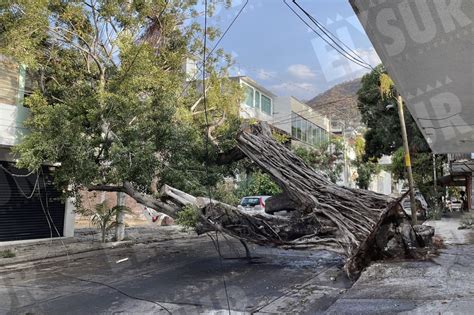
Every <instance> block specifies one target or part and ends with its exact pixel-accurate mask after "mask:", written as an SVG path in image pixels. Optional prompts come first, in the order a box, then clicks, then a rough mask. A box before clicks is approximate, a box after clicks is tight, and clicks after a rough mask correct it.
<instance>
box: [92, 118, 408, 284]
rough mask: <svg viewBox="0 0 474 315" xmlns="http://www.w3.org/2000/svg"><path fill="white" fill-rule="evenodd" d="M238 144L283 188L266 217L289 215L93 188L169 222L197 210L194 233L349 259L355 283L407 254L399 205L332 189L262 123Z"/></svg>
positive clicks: (182, 196)
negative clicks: (378, 264)
mask: <svg viewBox="0 0 474 315" xmlns="http://www.w3.org/2000/svg"><path fill="white" fill-rule="evenodd" d="M237 143H238V149H239V150H240V152H242V153H244V154H245V155H246V156H247V157H248V158H249V159H250V160H252V161H253V162H254V163H255V164H257V165H258V166H259V167H260V168H261V169H262V170H263V171H265V172H266V173H268V174H269V175H270V176H271V177H272V178H273V179H274V180H275V182H276V183H277V184H278V185H279V186H280V187H281V189H282V190H283V193H282V194H280V195H278V196H275V197H272V198H269V199H268V200H267V201H266V203H267V207H268V211H269V212H274V211H280V210H288V211H290V215H289V216H288V217H282V216H275V215H269V214H266V213H262V214H258V215H250V214H248V213H245V212H243V211H240V210H238V209H237V208H236V207H233V206H230V205H227V204H224V203H221V202H218V201H216V200H210V199H209V198H195V197H194V196H191V195H189V194H187V193H184V192H181V191H179V190H177V189H174V188H172V187H169V186H165V187H164V188H163V189H162V194H163V195H164V196H166V197H167V198H170V199H171V200H173V202H174V204H173V205H172V204H169V203H166V202H163V201H162V200H159V199H156V198H155V197H152V196H148V195H145V194H142V193H140V192H138V191H136V190H135V189H134V187H133V186H132V185H131V184H130V183H128V182H126V183H124V184H123V186H121V187H108V186H103V187H95V189H96V190H104V189H105V190H109V191H123V192H125V193H127V194H128V195H129V196H131V197H132V198H134V199H135V200H136V201H138V202H139V203H142V204H144V205H146V206H148V207H150V208H153V209H156V210H157V211H159V212H163V213H165V214H167V215H169V216H172V217H174V216H175V215H176V213H177V211H178V210H179V208H180V206H183V205H186V204H194V205H195V206H196V207H197V208H198V209H200V210H199V214H198V217H199V219H198V224H197V226H196V231H197V232H198V233H206V232H210V231H220V232H223V233H226V234H228V235H231V236H233V237H235V238H237V239H240V240H243V241H249V242H253V243H256V244H260V245H266V246H278V247H282V248H297V249H304V248H319V249H326V250H331V251H334V252H337V253H341V254H343V255H345V256H346V257H347V260H346V264H345V267H344V268H345V270H346V272H347V274H348V275H349V277H351V278H353V279H354V278H357V277H358V275H359V274H360V272H361V270H362V269H363V268H364V267H365V266H367V264H368V263H370V261H372V260H373V259H379V258H384V257H387V256H390V255H391V254H390V253H402V255H406V256H409V255H410V248H409V247H410V246H412V245H413V244H411V245H410V246H407V244H404V243H403V242H404V241H405V240H404V236H406V235H407V231H406V229H407V227H408V229H410V233H411V232H413V234H414V233H415V232H414V231H413V228H412V227H411V225H409V224H407V220H406V218H405V217H404V216H403V212H402V210H401V207H400V205H399V200H395V199H392V198H389V197H388V196H385V195H381V194H377V193H374V192H370V191H367V190H360V189H351V188H346V187H341V186H337V185H336V184H334V183H332V182H331V181H330V180H329V179H327V177H326V176H325V175H324V174H322V173H321V172H319V171H317V170H314V169H312V168H311V167H309V166H308V165H306V164H305V163H304V161H303V160H301V159H300V158H299V157H297V156H296V155H295V154H294V153H293V152H291V151H290V150H289V149H288V148H286V147H285V146H284V145H282V144H280V143H277V142H276V141H275V140H274V139H273V137H272V135H271V131H270V128H269V127H268V125H266V124H265V123H258V124H254V125H249V126H245V127H244V128H243V129H242V130H241V131H240V132H239V133H238V135H237ZM410 233H408V234H410ZM405 238H406V237H405ZM389 241H391V244H401V245H400V246H399V248H396V250H391V251H390V252H389V251H387V249H386V248H387V247H388V246H387V243H389ZM415 242H416V240H415ZM392 256H393V255H392Z"/></svg>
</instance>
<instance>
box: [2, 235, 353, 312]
mask: <svg viewBox="0 0 474 315" xmlns="http://www.w3.org/2000/svg"><path fill="white" fill-rule="evenodd" d="M219 245H220V249H221V253H222V259H220V258H219V255H218V252H217V250H216V247H215V245H214V243H213V242H212V241H211V240H210V238H208V237H201V238H195V239H189V240H186V239H183V240H170V241H164V242H160V243H151V244H140V245H136V246H131V247H129V248H118V249H107V250H99V251H94V252H88V253H82V254H77V255H74V256H73V257H69V260H58V259H50V260H39V261H36V262H34V263H32V264H31V263H30V264H23V265H21V264H20V265H18V266H15V268H13V269H12V268H8V269H6V268H2V269H0V301H1V303H0V313H2V314H105V313H107V314H111V313H113V314H116V313H154V314H167V313H168V312H171V313H173V314H195V313H209V314H216V313H217V314H220V313H222V314H227V313H228V310H229V309H230V310H231V312H232V313H235V314H239V313H308V314H315V313H318V312H324V311H325V310H327V309H328V308H329V307H330V306H331V305H332V304H333V303H334V302H335V301H336V300H337V299H338V298H339V297H340V296H341V295H342V294H343V293H344V292H345V291H346V290H347V289H348V288H349V287H350V286H351V283H350V281H349V280H348V279H347V278H346V277H345V275H344V274H343V272H342V270H341V267H342V264H343V260H342V259H341V258H340V257H339V256H337V255H335V254H332V253H329V252H326V251H292V250H279V249H271V248H263V247H259V246H252V253H253V255H254V256H255V257H256V258H255V259H253V260H252V261H250V262H249V261H248V260H246V259H242V257H243V256H244V251H243V248H242V247H241V245H240V243H238V242H235V241H228V240H224V239H220V242H219ZM226 291H227V294H226ZM227 297H228V299H227Z"/></svg>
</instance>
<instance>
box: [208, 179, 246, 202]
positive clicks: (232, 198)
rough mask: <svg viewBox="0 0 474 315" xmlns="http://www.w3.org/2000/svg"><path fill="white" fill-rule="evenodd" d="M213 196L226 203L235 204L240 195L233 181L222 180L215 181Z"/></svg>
mask: <svg viewBox="0 0 474 315" xmlns="http://www.w3.org/2000/svg"><path fill="white" fill-rule="evenodd" d="M213 198H214V199H216V200H219V201H221V202H223V203H226V204H228V205H232V206H237V205H238V204H239V201H240V198H241V197H240V196H239V195H238V192H237V188H236V187H235V185H234V183H233V182H226V181H225V180H223V181H220V182H218V183H217V185H216V188H215V190H214V194H213Z"/></svg>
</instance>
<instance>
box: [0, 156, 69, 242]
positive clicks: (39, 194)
mask: <svg viewBox="0 0 474 315" xmlns="http://www.w3.org/2000/svg"><path fill="white" fill-rule="evenodd" d="M0 165H1V167H0V241H14V240H26V239H39V238H50V237H58V236H63V227H64V209H65V206H64V203H63V202H62V201H61V199H60V193H59V192H58V191H57V190H56V189H55V187H54V186H53V183H52V180H51V174H49V171H48V168H47V167H44V168H43V169H42V170H41V171H40V172H39V174H30V175H28V172H27V171H26V170H21V169H17V168H15V167H13V166H11V164H9V163H6V162H0ZM14 175H17V176H14ZM25 175H28V176H25Z"/></svg>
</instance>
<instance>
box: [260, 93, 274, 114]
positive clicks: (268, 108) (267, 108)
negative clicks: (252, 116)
mask: <svg viewBox="0 0 474 315" xmlns="http://www.w3.org/2000/svg"><path fill="white" fill-rule="evenodd" d="M261 110H262V112H264V113H266V114H268V115H271V114H272V100H271V99H270V98H269V97H266V96H265V95H263V94H262V104H261Z"/></svg>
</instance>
